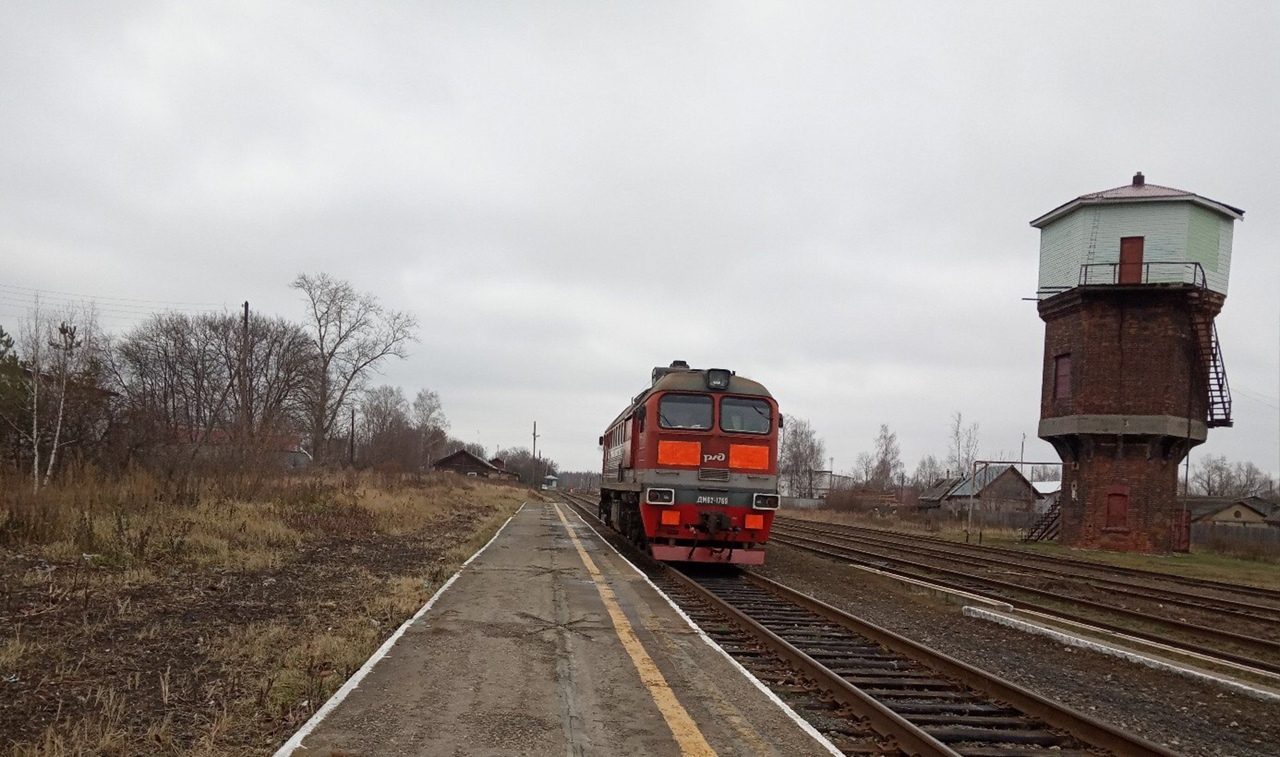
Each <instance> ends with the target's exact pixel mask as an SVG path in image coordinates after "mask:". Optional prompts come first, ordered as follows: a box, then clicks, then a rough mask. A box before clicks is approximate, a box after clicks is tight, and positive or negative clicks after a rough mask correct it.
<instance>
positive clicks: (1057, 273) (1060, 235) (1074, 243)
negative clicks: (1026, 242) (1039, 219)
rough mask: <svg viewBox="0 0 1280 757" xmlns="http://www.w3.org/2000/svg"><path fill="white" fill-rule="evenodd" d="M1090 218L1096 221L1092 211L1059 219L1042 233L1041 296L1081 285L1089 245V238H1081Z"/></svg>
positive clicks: (1041, 231) (1042, 230)
mask: <svg viewBox="0 0 1280 757" xmlns="http://www.w3.org/2000/svg"><path fill="white" fill-rule="evenodd" d="M1086 218H1087V219H1089V220H1092V218H1093V209H1092V208H1089V209H1087V210H1085V211H1084V212H1080V211H1077V212H1075V213H1072V214H1071V215H1068V216H1065V217H1063V218H1059V219H1058V220H1056V221H1054V222H1053V223H1051V224H1049V225H1048V226H1045V227H1044V228H1043V229H1041V230H1040V282H1039V291H1040V292H1041V293H1042V294H1041V296H1047V295H1049V294H1054V293H1055V292H1056V291H1064V290H1066V289H1070V288H1071V287H1073V286H1076V285H1077V284H1078V283H1079V279H1080V264H1081V263H1082V262H1083V260H1082V258H1081V257H1080V256H1081V255H1082V254H1083V252H1082V251H1083V249H1084V247H1085V246H1086V244H1087V243H1088V238H1087V237H1083V236H1081V233H1082V232H1081V230H1082V229H1083V228H1084V222H1085V219H1086ZM1046 290H1048V291H1046Z"/></svg>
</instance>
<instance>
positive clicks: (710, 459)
mask: <svg viewBox="0 0 1280 757" xmlns="http://www.w3.org/2000/svg"><path fill="white" fill-rule="evenodd" d="M724 460H725V456H724V453H723V452H717V453H716V454H714V455H703V456H702V462H704V463H723V462H724Z"/></svg>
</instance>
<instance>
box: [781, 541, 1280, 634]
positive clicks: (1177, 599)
mask: <svg viewBox="0 0 1280 757" xmlns="http://www.w3.org/2000/svg"><path fill="white" fill-rule="evenodd" d="M774 530H775V531H778V532H780V533H781V534H782V535H783V536H786V535H788V534H793V535H794V534H797V533H801V534H809V535H813V534H816V535H819V536H825V537H827V538H836V539H842V540H847V541H850V542H857V543H861V544H873V545H876V546H879V547H885V548H898V549H901V548H907V549H911V550H913V551H915V552H916V553H918V554H923V555H928V556H930V557H936V558H937V559H940V560H950V561H952V562H956V563H963V564H965V565H970V566H973V567H977V568H985V567H991V566H1005V567H1010V568H1018V569H1021V570H1024V571H1029V572H1031V571H1034V572H1036V573H1038V574H1040V575H1042V576H1045V575H1047V576H1052V577H1055V578H1057V577H1061V576H1062V566H1060V565H1058V566H1052V567H1049V566H1043V565H1036V564H1029V563H1030V562H1031V561H1025V562H1024V561H1018V560H1015V559H1012V558H1009V559H1005V558H1002V557H996V556H988V555H983V554H981V553H980V552H976V551H964V550H960V549H954V548H953V549H945V548H943V547H941V546H938V547H934V546H931V545H924V544H921V543H918V542H913V541H912V540H910V539H909V538H907V539H895V538H892V537H888V536H885V535H881V534H879V533H877V534H876V535H871V534H864V533H858V532H852V531H844V530H831V529H823V528H820V527H818V526H816V525H815V526H810V525H807V524H806V525H800V524H798V523H793V522H788V523H786V524H785V525H782V526H777V525H775V526H774ZM962 546H963V545H962ZM1073 578H1075V579H1077V580H1079V581H1081V582H1088V583H1089V584H1092V585H1095V586H1105V587H1106V588H1107V590H1108V591H1110V592H1112V593H1114V594H1124V595H1127V596H1132V597H1137V598H1139V599H1145V600H1149V601H1155V600H1158V601H1161V602H1165V603H1168V604H1176V605H1180V606H1183V607H1187V608H1189V609H1195V610H1208V611H1210V612H1216V613H1220V614H1226V615H1232V616H1235V617H1238V618H1242V619H1246V620H1251V621H1254V622H1257V623H1263V624H1268V625H1277V624H1280V607H1276V608H1273V607H1267V606H1265V605H1257V604H1248V603H1245V602H1240V601H1236V600H1232V599H1226V598H1219V597H1212V596H1206V595H1203V594H1198V593H1191V592H1182V591H1177V590H1172V589H1161V588H1158V587H1154V586H1143V587H1142V589H1143V590H1142V591H1139V590H1137V589H1134V588H1133V587H1134V584H1132V583H1125V582H1123V581H1118V580H1116V579H1114V578H1106V577H1104V576H1096V575H1080V576H1073ZM1207 604H1213V605H1215V606H1213V607H1209V606H1206V605H1207ZM1258 610H1261V611H1264V612H1269V613H1271V614H1269V615H1259V614H1257V613H1256V612H1255V611H1258Z"/></svg>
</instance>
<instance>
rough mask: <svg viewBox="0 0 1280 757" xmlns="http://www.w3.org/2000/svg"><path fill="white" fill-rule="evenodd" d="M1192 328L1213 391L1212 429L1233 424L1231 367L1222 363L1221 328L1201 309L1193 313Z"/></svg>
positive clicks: (1210, 400)
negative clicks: (1229, 376) (1229, 374)
mask: <svg viewBox="0 0 1280 757" xmlns="http://www.w3.org/2000/svg"><path fill="white" fill-rule="evenodd" d="M1191 325H1192V327H1193V328H1194V329H1195V332H1196V338H1195V343H1196V354H1197V355H1198V356H1199V358H1200V364H1201V365H1202V366H1204V368H1205V373H1204V375H1205V377H1206V379H1207V384H1208V389H1209V417H1208V419H1207V421H1206V422H1207V424H1208V426H1209V428H1219V427H1223V426H1230V425H1231V387H1230V385H1229V384H1227V367H1226V365H1225V364H1223V362H1222V346H1221V344H1219V342H1218V327H1217V326H1216V325H1215V324H1214V322H1213V319H1212V318H1208V317H1206V316H1205V315H1204V314H1203V313H1202V312H1200V311H1199V310H1198V309H1196V310H1192V312H1191Z"/></svg>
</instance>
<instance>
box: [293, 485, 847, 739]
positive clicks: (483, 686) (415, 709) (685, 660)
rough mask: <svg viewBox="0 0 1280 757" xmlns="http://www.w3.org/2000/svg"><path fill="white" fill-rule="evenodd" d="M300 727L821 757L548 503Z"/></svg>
mask: <svg viewBox="0 0 1280 757" xmlns="http://www.w3.org/2000/svg"><path fill="white" fill-rule="evenodd" d="M310 726H314V727H313V728H312V729H311V730H310V731H309V732H306V731H307V727H304V732H305V736H304V738H303V739H302V745H301V747H299V748H297V749H296V750H294V751H292V754H294V755H299V756H301V755H308V756H310V755H321V756H323V757H331V756H332V757H336V756H337V755H344V756H348V757H351V756H354V755H367V756H369V757H373V756H374V755H379V756H380V755H614V754H617V755H673V756H674V755H712V754H718V755H825V754H830V753H831V752H830V751H829V750H828V748H827V747H825V746H823V745H822V744H820V743H819V742H818V741H816V740H815V739H814V738H813V737H812V736H810V735H809V734H808V733H806V732H805V730H803V729H802V727H801V726H800V725H798V724H797V723H796V722H795V721H794V720H793V719H792V716H791V715H790V713H789V712H787V711H784V710H783V709H782V708H781V707H780V706H779V705H778V704H776V703H775V702H774V701H773V700H771V699H770V698H769V697H768V696H767V695H766V694H765V693H764V692H762V691H761V690H760V689H759V688H757V687H756V686H755V685H754V684H753V683H752V682H751V681H750V680H749V679H748V678H747V677H746V676H745V675H744V674H743V673H742V672H740V671H739V670H738V669H737V668H736V667H735V666H734V665H733V664H732V663H731V662H730V661H728V660H727V659H726V658H725V657H724V656H723V655H721V654H720V653H719V652H718V651H716V650H715V649H713V648H712V647H711V646H710V645H708V644H707V643H706V642H705V641H704V640H703V638H702V637H701V636H699V635H698V633H697V632H696V631H695V630H694V629H693V628H691V627H690V626H689V625H688V623H687V622H686V621H685V620H684V619H682V618H681V616H680V615H679V614H678V613H677V612H676V611H675V610H674V609H673V608H672V607H671V606H670V605H669V604H668V603H667V601H666V600H665V599H664V598H663V597H662V596H661V595H660V594H659V593H658V592H657V591H656V590H655V589H654V588H653V587H652V585H650V584H649V583H648V582H647V581H646V580H645V579H644V578H643V577H642V576H640V575H639V574H638V573H637V572H636V571H635V570H634V569H633V568H632V567H631V566H630V565H629V564H627V563H626V561H624V560H623V559H622V558H621V557H620V556H619V555H618V554H617V553H616V552H615V551H614V550H613V548H612V547H610V546H609V545H608V544H606V543H605V542H604V541H603V540H602V539H600V537H599V536H598V535H596V534H595V533H594V532H593V531H592V530H591V529H590V527H589V526H587V524H586V523H585V522H584V521H582V520H581V519H580V518H579V517H578V516H577V515H576V514H574V512H573V510H572V509H571V508H570V507H569V506H568V505H563V504H560V505H553V504H538V503H529V504H527V505H525V506H524V507H523V508H521V510H520V511H519V512H518V513H517V514H516V515H515V516H514V517H513V518H512V520H511V521H510V522H509V523H507V525H506V526H505V527H504V528H503V530H502V531H501V532H500V533H499V535H498V536H497V538H496V539H495V540H494V541H493V543H491V544H490V545H489V547H488V548H487V549H485V550H484V551H483V552H482V553H481V554H480V555H479V556H478V557H477V558H476V559H475V560H474V561H472V562H471V563H470V564H469V565H467V566H466V567H465V568H463V570H462V572H461V573H460V574H459V576H458V578H457V580H456V581H455V582H454V584H453V585H452V586H451V587H449V588H448V590H447V591H445V592H444V593H443V594H441V595H440V596H439V598H438V599H437V600H436V602H435V604H434V605H433V606H431V608H430V609H429V610H428V611H427V612H426V613H425V614H423V615H422V616H421V617H419V618H418V619H417V620H416V621H414V622H413V623H412V624H411V625H410V626H409V627H408V628H407V629H406V631H405V633H404V635H403V636H401V637H400V638H399V640H398V641H397V642H396V643H395V644H394V646H392V647H391V648H390V650H389V651H388V652H387V653H386V655H385V656H384V657H382V658H381V659H380V660H379V661H378V662H377V663H376V664H375V665H374V666H373V667H372V669H371V670H370V671H369V672H368V674H367V675H366V676H365V677H364V678H363V679H362V680H361V681H360V682H359V684H358V686H357V688H355V689H354V690H352V691H351V692H350V693H349V694H348V696H347V697H346V698H345V699H343V700H342V701H341V703H340V704H338V705H337V707H336V708H335V709H334V710H333V711H332V712H330V713H329V714H328V715H327V716H325V717H324V718H323V719H322V720H320V722H319V723H318V724H316V723H314V719H313V723H309V724H308V727H310ZM289 750H290V745H288V744H287V745H286V747H285V748H284V749H282V750H281V752H282V753H289Z"/></svg>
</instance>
